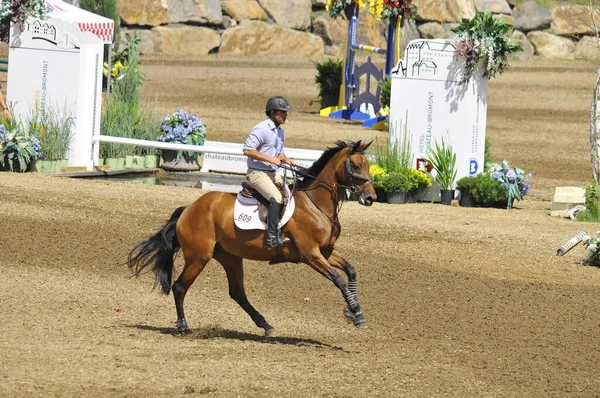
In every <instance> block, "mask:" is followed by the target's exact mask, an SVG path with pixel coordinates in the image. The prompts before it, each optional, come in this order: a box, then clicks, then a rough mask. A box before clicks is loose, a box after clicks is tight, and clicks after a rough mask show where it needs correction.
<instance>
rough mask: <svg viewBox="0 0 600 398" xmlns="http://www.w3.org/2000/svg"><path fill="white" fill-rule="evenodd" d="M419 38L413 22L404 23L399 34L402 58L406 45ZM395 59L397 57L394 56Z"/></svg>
mask: <svg viewBox="0 0 600 398" xmlns="http://www.w3.org/2000/svg"><path fill="white" fill-rule="evenodd" d="M418 38H419V30H418V29H417V24H416V23H415V21H405V22H404V26H403V27H402V32H401V33H400V52H401V53H402V56H404V50H405V49H406V45H407V44H408V43H409V42H410V41H411V40H415V39H418ZM396 57H397V56H396Z"/></svg>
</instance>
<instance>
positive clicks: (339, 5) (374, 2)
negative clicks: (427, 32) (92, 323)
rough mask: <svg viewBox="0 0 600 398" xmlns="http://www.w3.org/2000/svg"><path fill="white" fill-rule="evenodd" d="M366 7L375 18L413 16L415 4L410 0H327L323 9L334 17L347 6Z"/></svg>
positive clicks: (415, 12) (415, 11)
mask: <svg viewBox="0 0 600 398" xmlns="http://www.w3.org/2000/svg"><path fill="white" fill-rule="evenodd" d="M354 5H357V6H358V8H367V9H368V10H369V12H371V14H373V16H374V17H375V19H377V20H381V19H385V18H397V17H403V18H414V17H415V15H416V14H417V6H416V5H415V4H413V2H412V0H398V1H396V0H327V2H326V3H325V9H326V10H327V11H329V16H331V18H333V19H335V18H337V17H339V16H340V14H341V13H342V12H344V11H345V10H347V9H348V8H349V7H352V6H354Z"/></svg>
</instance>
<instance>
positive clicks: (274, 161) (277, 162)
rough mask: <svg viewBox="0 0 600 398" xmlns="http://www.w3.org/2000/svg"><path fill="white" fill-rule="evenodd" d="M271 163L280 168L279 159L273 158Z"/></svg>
mask: <svg viewBox="0 0 600 398" xmlns="http://www.w3.org/2000/svg"><path fill="white" fill-rule="evenodd" d="M271 163H273V164H274V165H275V166H281V159H279V158H273V160H272V161H271Z"/></svg>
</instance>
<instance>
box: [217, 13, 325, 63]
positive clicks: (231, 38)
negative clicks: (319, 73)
mask: <svg viewBox="0 0 600 398" xmlns="http://www.w3.org/2000/svg"><path fill="white" fill-rule="evenodd" d="M219 52H220V53H222V54H240V55H242V54H243V55H256V54H294V55H304V56H306V57H315V56H320V55H323V54H324V52H325V45H324V43H323V39H321V37H320V36H317V35H314V34H312V33H306V32H299V31H296V30H293V29H288V28H285V27H283V26H280V25H269V24H267V23H265V22H261V21H251V20H245V21H242V22H241V23H240V24H239V25H238V26H236V27H234V28H230V29H227V30H226V31H225V32H224V33H223V44H222V45H221V48H220V49H219Z"/></svg>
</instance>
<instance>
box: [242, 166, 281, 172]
mask: <svg viewBox="0 0 600 398" xmlns="http://www.w3.org/2000/svg"><path fill="white" fill-rule="evenodd" d="M248 169H250V170H256V171H267V172H272V173H274V172H275V170H273V169H270V170H269V169H257V168H255V167H248Z"/></svg>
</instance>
